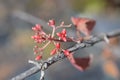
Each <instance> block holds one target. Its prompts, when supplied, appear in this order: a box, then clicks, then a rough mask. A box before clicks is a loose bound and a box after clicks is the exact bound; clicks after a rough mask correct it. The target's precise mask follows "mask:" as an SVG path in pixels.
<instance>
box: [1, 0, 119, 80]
mask: <svg viewBox="0 0 120 80" xmlns="http://www.w3.org/2000/svg"><path fill="white" fill-rule="evenodd" d="M119 14H120V0H0V80H10V79H11V78H12V77H14V76H16V75H18V74H20V73H22V72H24V71H26V70H28V69H29V68H31V67H33V65H32V64H29V63H28V60H29V59H31V60H34V57H35V56H34V55H33V50H32V49H33V46H34V43H33V40H31V35H33V32H32V30H31V28H32V26H34V25H35V24H36V23H38V24H41V25H43V28H44V30H45V31H48V32H50V29H49V28H48V26H47V25H46V22H47V21H48V20H49V19H55V20H56V21H57V24H58V25H59V24H60V22H61V21H65V23H66V24H70V23H71V20H70V18H71V16H77V17H87V18H92V19H95V20H96V22H97V23H96V26H95V28H94V30H93V32H92V34H99V33H103V32H105V33H107V32H110V31H113V30H117V29H120V16H119ZM67 31H68V36H69V35H70V36H71V35H73V36H75V34H74V33H75V29H74V28H71V29H68V30H67ZM119 41H120V38H119V37H116V38H113V39H111V40H110V44H106V43H103V42H102V43H99V44H96V45H95V46H93V47H90V48H86V49H83V50H79V51H76V54H75V56H78V57H85V56H88V55H89V54H93V56H94V58H93V62H92V63H91V65H90V67H89V69H88V70H86V71H85V72H80V71H78V70H77V69H76V68H74V67H73V66H72V65H71V64H70V63H69V61H68V60H67V59H64V60H62V61H59V62H57V63H55V64H54V65H52V66H51V67H49V69H48V70H47V71H46V75H45V80H66V79H67V80H80V79H81V80H120V44H119ZM68 44H69V45H71V43H68ZM68 44H67V45H68ZM63 45H65V46H66V44H63ZM66 47H68V46H66ZM61 65H62V66H61ZM39 77H40V73H37V74H34V75H32V76H30V77H28V78H26V79H25V80H39Z"/></svg>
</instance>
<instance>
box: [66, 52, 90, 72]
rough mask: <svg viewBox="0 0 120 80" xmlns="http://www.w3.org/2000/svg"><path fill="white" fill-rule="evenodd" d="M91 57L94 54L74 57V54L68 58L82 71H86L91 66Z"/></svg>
mask: <svg viewBox="0 0 120 80" xmlns="http://www.w3.org/2000/svg"><path fill="white" fill-rule="evenodd" d="M91 58H92V56H89V57H85V58H74V57H73V55H72V54H70V55H69V56H68V59H69V60H70V62H71V63H72V65H73V66H74V67H76V68H77V69H78V70H80V71H84V70H86V69H87V68H88V67H89V65H90V62H91Z"/></svg>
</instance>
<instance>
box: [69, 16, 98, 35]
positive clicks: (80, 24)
mask: <svg viewBox="0 0 120 80" xmlns="http://www.w3.org/2000/svg"><path fill="white" fill-rule="evenodd" d="M71 21H72V23H73V24H74V25H75V26H76V29H77V30H78V31H80V32H82V33H83V34H85V35H87V36H88V35H90V33H91V31H92V29H93V28H94V26H95V23H96V22H95V20H93V19H89V18H76V17H72V18H71Z"/></svg>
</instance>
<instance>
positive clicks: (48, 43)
mask: <svg viewBox="0 0 120 80" xmlns="http://www.w3.org/2000/svg"><path fill="white" fill-rule="evenodd" d="M50 42H51V41H49V42H47V43H46V44H45V45H44V46H43V47H42V48H43V49H45V48H46V47H47V46H48V45H49V44H50Z"/></svg>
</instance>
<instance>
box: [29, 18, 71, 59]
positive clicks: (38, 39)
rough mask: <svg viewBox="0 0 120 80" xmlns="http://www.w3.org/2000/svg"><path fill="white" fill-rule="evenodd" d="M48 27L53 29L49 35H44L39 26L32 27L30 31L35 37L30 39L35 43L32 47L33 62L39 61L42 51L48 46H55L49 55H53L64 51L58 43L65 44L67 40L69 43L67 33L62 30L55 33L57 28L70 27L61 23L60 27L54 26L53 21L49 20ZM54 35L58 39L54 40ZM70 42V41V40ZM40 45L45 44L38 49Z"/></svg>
mask: <svg viewBox="0 0 120 80" xmlns="http://www.w3.org/2000/svg"><path fill="white" fill-rule="evenodd" d="M48 25H49V26H50V27H51V28H52V29H53V30H52V33H51V34H46V33H45V32H44V31H43V29H42V26H41V25H39V24H36V25H35V26H34V27H32V30H33V31H34V32H35V35H33V36H32V37H31V38H32V39H33V40H34V42H35V43H37V44H36V45H35V47H34V49H33V50H34V54H36V55H37V56H36V58H35V60H41V59H42V54H43V50H44V49H45V48H46V47H47V46H48V45H49V44H50V43H53V44H54V45H55V48H54V49H53V50H52V51H51V52H50V55H54V54H56V53H58V51H61V50H64V49H62V48H61V44H60V42H67V40H69V41H70V39H67V32H66V29H65V28H64V29H63V30H62V31H61V32H58V33H56V30H57V29H58V28H63V27H71V24H70V25H64V22H61V24H60V26H56V25H55V20H49V22H48ZM55 35H57V36H58V37H57V38H55ZM71 41H72V39H71ZM41 43H45V45H44V46H42V47H39V46H38V45H41Z"/></svg>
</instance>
